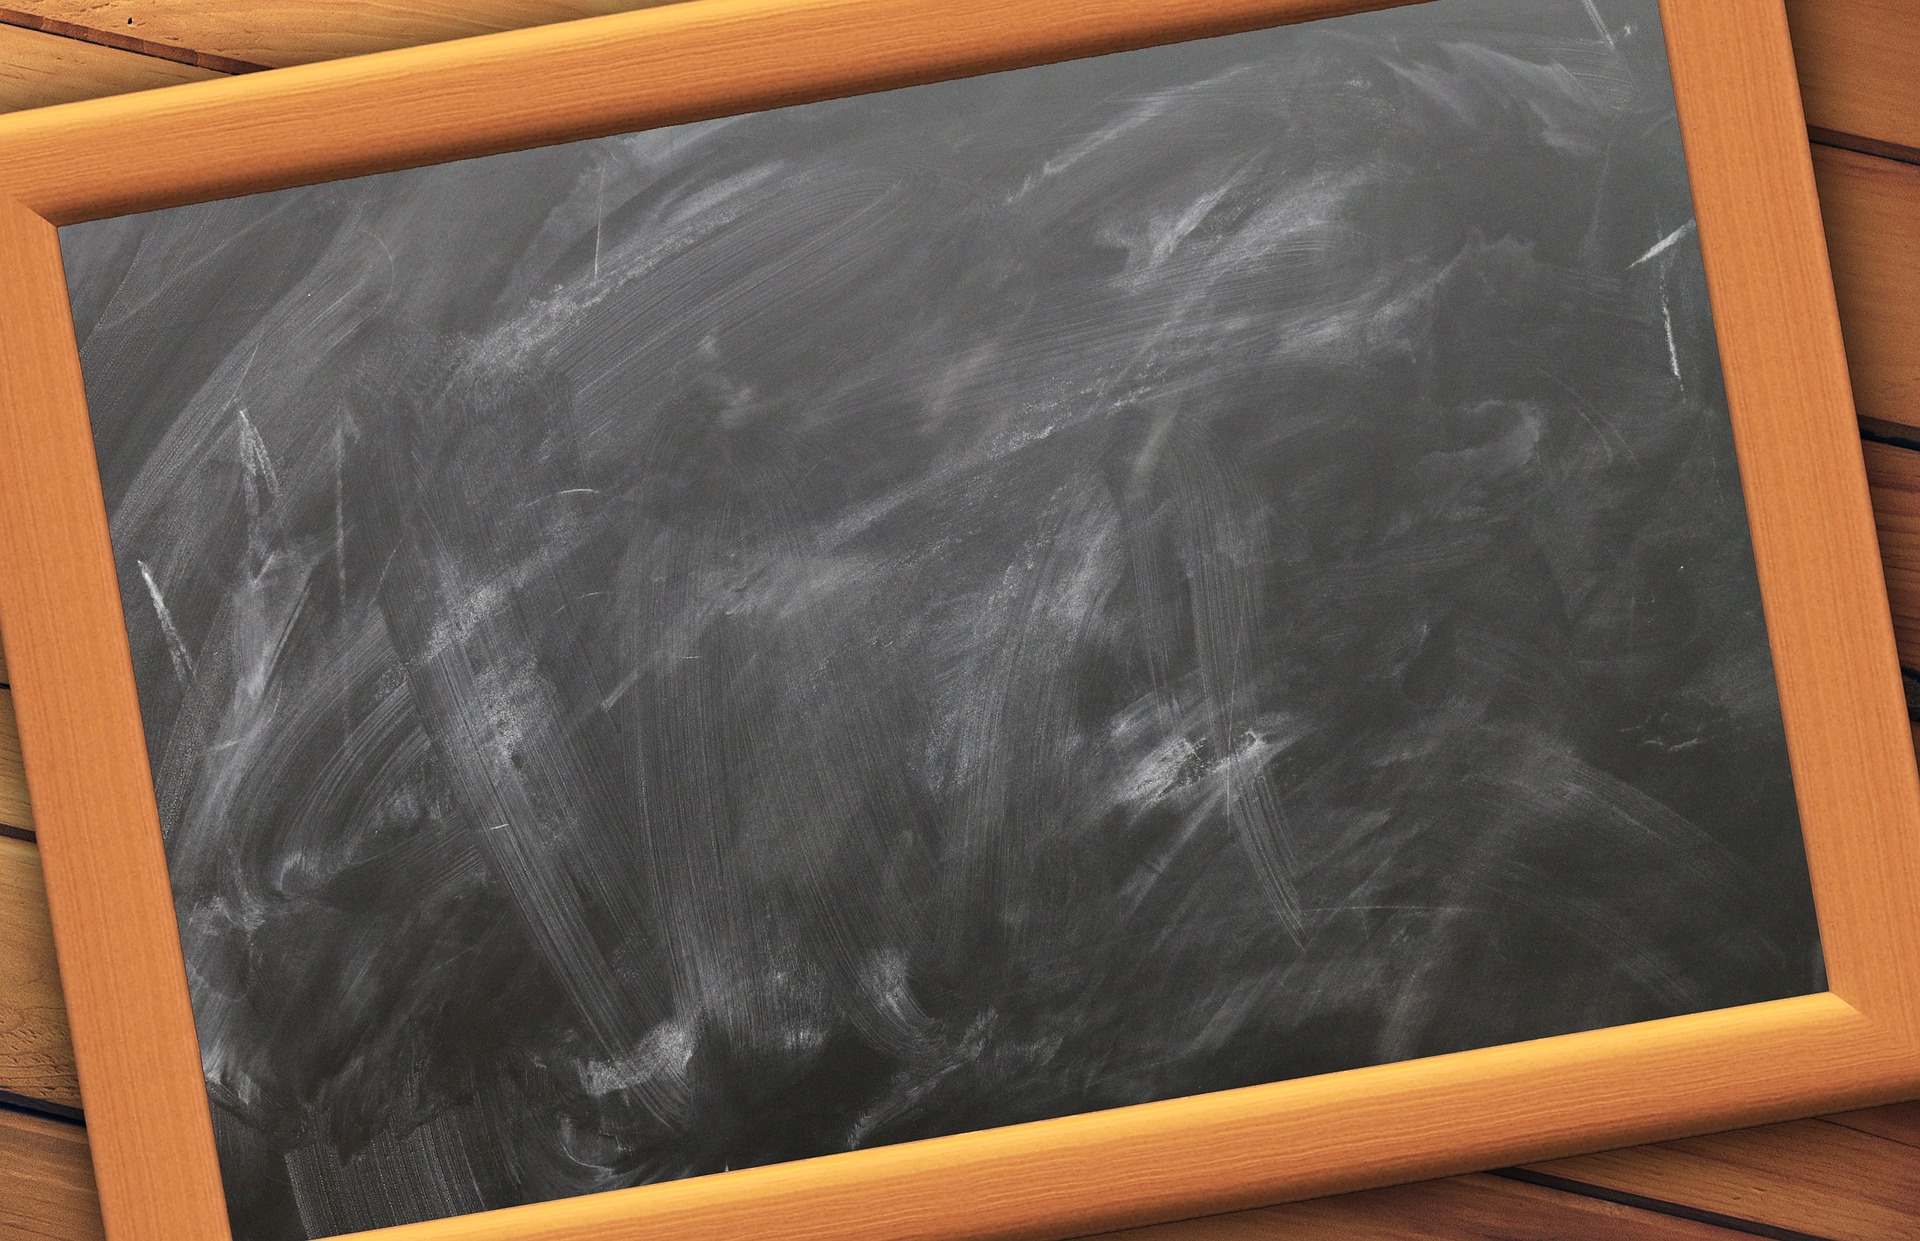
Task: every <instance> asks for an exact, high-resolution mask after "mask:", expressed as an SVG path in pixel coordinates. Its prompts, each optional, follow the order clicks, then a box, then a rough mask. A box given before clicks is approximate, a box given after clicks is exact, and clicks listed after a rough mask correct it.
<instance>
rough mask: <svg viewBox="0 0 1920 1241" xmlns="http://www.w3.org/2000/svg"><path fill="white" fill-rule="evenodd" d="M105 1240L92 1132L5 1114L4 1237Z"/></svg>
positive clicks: (1, 1161)
mask: <svg viewBox="0 0 1920 1241" xmlns="http://www.w3.org/2000/svg"><path fill="white" fill-rule="evenodd" d="M102 1235H104V1230H103V1229H102V1227H101V1224H100V1208H99V1206H98V1205H97V1204H96V1202H95V1201H94V1196H93V1168H92V1167H91V1166H90V1165H89V1164H88V1163H87V1135H86V1131H85V1130H83V1129H81V1128H80V1126H78V1125H71V1124H64V1123H62V1122H60V1121H57V1120H49V1119H48V1118H46V1117H44V1116H34V1115H31V1114H29V1113H26V1112H20V1111H10V1110H0V1237H5V1238H9V1239H11V1238H25V1237H46V1238H50V1239H51V1241H93V1239H94V1238H97V1237H100V1236H102Z"/></svg>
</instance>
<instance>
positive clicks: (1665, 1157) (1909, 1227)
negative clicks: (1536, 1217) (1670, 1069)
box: [1535, 1120, 1920, 1241]
mask: <svg viewBox="0 0 1920 1241" xmlns="http://www.w3.org/2000/svg"><path fill="white" fill-rule="evenodd" d="M1535 1170H1537V1171H1540V1172H1544V1173H1547V1174H1549V1175H1552V1176H1556V1177H1563V1178H1566V1179H1568V1180H1573V1181H1580V1182H1584V1183H1586V1184H1589V1185H1599V1186H1604V1187H1606V1188H1609V1189H1615V1190H1621V1191H1624V1192H1626V1193H1631V1194H1638V1195H1641V1196H1644V1197H1648V1198H1657V1199H1661V1200H1663V1201H1666V1202H1680V1203H1686V1204H1688V1205H1690V1206H1695V1207H1700V1208H1703V1209H1705V1210H1708V1211H1714V1212H1718V1213H1720V1214H1723V1215H1730V1216H1734V1217H1736V1218H1739V1219H1746V1220H1759V1221H1764V1222H1766V1223H1770V1224H1774V1225H1776V1226H1780V1227H1786V1228H1792V1229H1797V1230H1799V1231H1802V1232H1809V1233H1812V1234H1814V1235H1816V1236H1819V1237H1824V1238H1831V1241H1886V1239H1887V1238H1891V1237H1913V1236H1920V1159H1916V1158H1915V1157H1914V1152H1913V1148H1912V1147H1909V1146H1905V1145H1902V1144H1901V1143H1899V1142H1893V1141H1889V1140H1887V1139H1885V1138H1881V1137H1877V1136H1875V1135H1873V1134H1869V1133H1864V1132H1861V1131H1860V1130H1858V1129H1854V1128H1849V1127H1847V1126H1845V1125H1838V1124H1830V1123H1828V1122H1826V1121H1822V1120H1796V1121H1789V1122H1787V1123H1785V1124H1778V1125H1767V1126H1764V1127H1762V1128H1759V1129H1748V1130H1741V1131H1738V1132H1734V1133H1719V1134H1713V1135H1711V1136H1708V1137H1704V1138H1685V1139H1682V1140H1680V1141H1678V1142H1663V1143H1661V1144H1659V1145H1657V1146H1643V1147H1636V1148H1634V1149H1631V1150H1618V1151H1608V1152H1606V1153H1604V1154H1599V1155H1581V1156H1578V1157H1576V1158H1573V1159H1560V1160H1555V1161H1553V1162H1552V1163H1544V1164H1539V1165H1536V1169H1535Z"/></svg>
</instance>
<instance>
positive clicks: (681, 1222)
mask: <svg viewBox="0 0 1920 1241" xmlns="http://www.w3.org/2000/svg"><path fill="white" fill-rule="evenodd" d="M1384 2H1390V0H1384ZM1382 3H1383V0H1371V2H1369V0H1152V2H1148V0H1074V2H1072V3H1068V2H1066V0H694V2H692V3H687V4H683V5H679V6H674V7H667V8H655V9H649V10H643V11H640V12H636V13H630V14H624V15H620V16H615V17H607V18H597V19H592V20H588V21H582V22H575V23H569V24H566V25H562V26H554V27H546V28H540V29H534V30H527V31H519V32H514V33H510V34H503V35H493V36H487V37H483V38H477V39H471V40H465V41H462V42H458V43H452V44H444V45H439V46H434V47H427V48H418V49H409V50H406V51H399V52H390V53H382V54H379V55H375V56H369V57H363V58H358V59H354V60H348V61H337V62H332V63H327V64H321V65H312V66H303V67H299V68H293V69H286V70H279V71H275V72H273V73H268V74H260V75H254V76H250V77H245V78H237V79H232V80H227V81H219V82H209V83H198V84H193V85H188V86H182V87H176V88H170V89H167V90H164V91H158V92H151V93H148V94H144V95H138V96H127V97H120V98H114V99H106V100H95V101H89V102H84V103H77V104H71V105H66V106H62V107H58V108H48V109H43V110H40V111H37V112H29V113H24V114H16V115H14V116H10V117H7V118H4V119H0V194H3V195H4V196H5V198H4V201H0V289H3V290H4V294H0V608H3V609H4V612H3V613H0V620H3V621H4V632H5V641H6V655H7V663H8V665H9V667H10V668H11V670H12V675H13V678H14V685H15V688H16V691H17V704H18V713H19V717H20V731H21V734H22V743H23V747H24V750H25V759H26V766H27V772H28V778H29V781H30V784H31V787H32V792H33V798H34V804H35V810H36V816H37V820H38V823H39V839H40V843H41V847H42V854H43V858H44V863H45V868H46V877H47V888H48V898H49V902H50V905H51V908H52V912H53V920H54V931H55V935H56V938H57V943H58V947H59V955H60V963H61V971H62V975H63V978H64V981H65V989H66V997H67V1002H68V1005H69V1008H70V1010H71V1015H72V1024H73V1035H74V1043H75V1047H76V1052H77V1054H78V1058H79V1065H80V1074H81V1082H82V1089H83V1092H84V1096H85V1102H86V1108H87V1116H88V1120H89V1126H90V1130H91V1139H92V1144H93V1149H94V1152H95V1163H96V1168H97V1171H98V1180H99V1188H100V1197H101V1205H102V1210H103V1213H104V1215H105V1219H106V1223H107V1227H108V1231H109V1234H110V1235H111V1236H112V1237H113V1238H115V1241H143V1239H147V1238H162V1237H178V1236H193V1237H225V1236H227V1235H228V1231H227V1223H226V1207H225V1203H224V1200H223V1198H222V1194H221V1189H220V1181H219V1172H218V1168H217V1165H216V1162H215V1157H214V1148H213V1137H212V1129H211V1124H210V1120H209V1114H208V1104H207V1099H206V1094H205V1088H204V1082H203V1079H202V1077H201V1070H200V1064H199V1057H198V1053H197V1046H196V1042H195V1037H194V1030H193V1023H192V1016H191V1011H190V1008H189V1005H188V999H187V991H186V985H185V972H184V968H183V964H182V959H181V950H180V943H179V938H178V935H177V932H176V930H175V924H174V913H173V906H172V901H171V894H170V891H169V887H168V882H167V877H166V866H165V860H164V857H163V855H162V852H161V847H160V836H159V831H158V820H157V812H156V809H155V804H154V793H153V786H152V783H151V780H150V778H149V774H148V766H147V755H146V752H145V746H144V742H143V736H142V728H141V722H140V715H139V708H138V703H137V701H136V697H135V693H134V682H133V673H132V666H131V662H130V656H129V650H128V640H127V635H126V631H125V628H124V624H123V620H122V613H121V607H120V599H119V594H118V590H117V587H116V584H115V575H114V568H113V560H112V555H111V550H110V548H109V545H108V539H107V526H106V517H105V513H104V509H103V504H102V500H101V491H100V481H99V477H98V474H97V470H96V466H95V463H94V455H93V454H94V449H93V442H92V438H91V434H90V431H89V429H88V424H87V416H86V409H85V400H84V392H83V388H82V384H81V377H80V370H79V363H78V359H77V355H76V349H75V343H74V334H73V326H72V322H71V319H70V317H69V314H68V309H67V300H66V286H65V282H64V278H63V275H62V270H61V261H60V252H59V249H58V246H57V243H56V235H55V226H57V225H60V224H66V223H72V222H77V221H81V220H86V219H93V218H99V217H103V216H109V215H114V214H120V213H126V212H131V211H137V210H145V209H151V208H156V207H161V206H167V205H174V204H180V203H186V202H193V201H201V200H205V199H210V198H216V197H222V196H229V195H235V194H241V193H247V192H253V191H258V190H264V189H271V188H278V187H283V186H288V185H294V184H301V183H310V182H315V181H322V180H328V179H333V178H338V177H344V176H350V175H356V174H363V173H370V172H375V171H382V170H388V169H394V168H400V167H405V166H412V165H418V164H423V163H430V162H438V161H441V160H446V159H451V158H458V157H465V156H472V155H478V154H483V153H490V152H495V151H502V150H508V149H514V148H520V147H526V146H531V145H536V144H541V143H548V142H555V141H562V140H567V139H574V138H582V137H588V136H594V135H600V134H607V133H615V132H621V131H625V130H632V129H636V128H642V127H648V126H654V125H662V124H669V123H676V122H683V121H689V120H694V119H699V118H704V117H710V116H715V115H722V114H726V113H731V112H741V111H751V110H756V109H761V108H766V107H771V106H777V105H782V104H789V103H795V102H800V101H804V100H808V99H815V98H823V97H828V96H833V95H843V94H852V93H858V92H863V91H871V90H879V89H885V88H889V87H894V86H901V85H907V84H911V83H916V82H922V81H929V80H934V79H938V78H944V77H954V76H961V75H965V74H970V73H977V72H983V71H988V70H993V69H1002V68H1010V67H1014V66H1018V65H1025V64H1034V63H1041V62H1045V61H1050V60H1058V59H1064V58H1068V57H1072V56H1078V55H1087V54H1093V53H1098V52H1104V51H1114V50H1120V49H1123V48H1127V47H1134V46H1142V45H1146V44H1150V43H1156V42H1166V41H1172V40H1175V39H1181V38H1190V37H1198V36H1202V35H1208V34H1218V33H1226V32H1229V31H1232V30H1236V29H1245V28H1251V27H1255V26H1260V25H1270V24H1276V23H1279V22H1284V21H1300V20H1309V19H1313V18H1319V17H1324V16H1331V15H1334V14H1337V13H1344V12H1350V11H1354V10H1357V9H1363V8H1375V7H1382ZM1662 9H1663V12H1664V15H1665V20H1666V25H1667V39H1668V46H1669V50H1670V53H1671V56H1672V64H1673V73H1674V80H1675V86H1676V90H1677V93H1678V98H1679V105H1680V116H1681V121H1682V126H1683V132H1684V137H1685V142H1686V146H1687V152H1688V163H1689V168H1690V171H1691V174H1692V179H1693V188H1694V195H1695V200H1696V206H1697V210H1698V218H1699V228H1700V235H1701V239H1702V243H1703V246H1704V250H1705V255H1706V261H1707V272H1708V277H1709V284H1710V288H1711V294H1712V298H1713V304H1714V312H1715V317H1716V323H1717V330H1718V334H1719V342H1720V347H1721V351H1722V355H1723V358H1724V363H1725V370H1726V379H1727V386H1728V391H1729V399H1730V403H1731V408H1732V411H1733V416H1734V424H1735V433H1736V440H1737V446H1738V452H1739V459H1740V464H1741V469H1742V474H1743V479H1744V485H1745V490H1746V499H1747V504H1748V509H1749V513H1750V520H1751V529H1752V535H1753V543H1754V549H1755V554H1756V558H1757V561H1758V566H1759V571H1760V580H1761V585H1762V591H1763V596H1764V600H1765V607H1766V614H1767V619H1768V625H1769V631H1770V639H1771V642H1772V646H1773V653H1774V658H1775V664H1776V668H1777V673H1778V681H1779V689H1780V696H1781V701H1782V707H1783V711H1784V714H1785V719H1786V724H1787V732H1788V740H1789V746H1790V750H1791V756H1792V765H1793V773H1794V779H1795V784H1796V788H1797V793H1798V797H1799V802H1800V808H1801V814H1802V818H1803V821H1804V825H1805V833H1806V843H1807V850H1808V854H1809V859H1810V864H1811V868H1812V874H1813V880H1814V887H1815V895H1816V899H1817V904H1818V909H1819V917H1820V927H1821V933H1822V936H1823V940H1824V945H1825V951H1826V958H1827V966H1828V971H1829V977H1830V981H1831V986H1832V990H1831V991H1830V992H1827V993H1825V994H1821V995H1814V996H1806V997H1801V998H1796V999H1789V1000H1781V1001H1776V1002H1772V1003H1766V1004H1758V1005H1752V1006H1749V1007H1744V1008H1736V1009H1725V1010H1719V1011H1713V1012H1707V1013H1701V1014H1697V1015H1692V1016H1685V1017H1678V1018H1672V1019H1668V1020H1664V1021H1655V1022H1650V1023H1645V1024H1641V1025H1633V1026H1620V1027H1614V1028H1609V1029H1603V1030H1598V1031H1593V1032H1589V1033H1582V1034H1573V1035H1566V1036H1562V1037H1558V1038H1551V1039H1545V1040H1541V1041H1537V1042H1531V1043H1521V1044H1511V1045H1507V1046H1502V1047H1495V1048H1489V1049H1485V1050H1480V1051H1471V1052H1464V1053H1459V1054H1455V1055H1449V1056H1442V1057H1436V1058H1432V1059H1426V1060H1417V1061H1409V1062H1403V1063H1398V1064H1391V1065H1385V1066H1381V1067H1376V1068H1368V1069H1362V1070H1356V1071H1352V1072H1346V1073H1337V1074H1332V1075H1329V1076H1325V1077H1318V1078H1310V1079H1305V1080H1299V1081H1292V1082H1284V1083H1280V1084H1276V1085H1270V1086H1259V1087H1252V1088H1247V1089H1242V1090H1234V1091H1228V1092H1224V1093H1221V1094H1214V1095H1206V1096H1199V1097H1193V1098H1184V1099H1177V1100H1172V1101H1168V1102H1162V1103H1152V1104H1146V1105H1142V1106H1138V1107H1131V1108H1124V1109H1119V1110H1115V1111H1109V1112H1101V1113H1094V1114H1089V1115H1081V1116H1074V1117H1069V1118H1065V1119H1060V1120H1051V1121H1043V1122H1039V1123H1035V1124H1029V1125H1022V1126H1017V1127H1014V1128H1011V1129H1004V1130H997V1131H988V1132H979V1133H971V1134H964V1135H960V1136H956V1137H947V1138H939V1139H934V1140H930V1141H924V1142H917V1143H911V1144H907V1145H902V1146H894V1147H887V1148H881V1149H874V1150H865V1151H859V1152H855V1153H852V1154H845V1155H834V1156H829V1157H826V1158H821V1159H815V1160H808V1161H804V1162H801V1163H795V1164H786V1165H778V1166H772V1167H761V1168H754V1169H748V1170H744V1171H738V1172H730V1173H725V1174H722V1175H719V1176H709V1177H702V1178H697V1179H694V1180H688V1181H681V1182H675V1183H669V1184H662V1185H656V1186H649V1187H645V1188H640V1189H632V1190H623V1191H617V1192H613V1193H607V1194H600V1195H595V1196H592V1197H586V1198H577V1199H571V1200H565V1201H558V1202H551V1203H546V1204H541V1205H536V1206H528V1207H519V1208H514V1209H511V1210H503V1211H496V1212H491V1213H488V1214H485V1215H479V1216H469V1217H462V1218H458V1219H449V1220H442V1221H438V1222H433V1223H426V1224H418V1225H412V1226H409V1227H407V1228H402V1229H398V1230H394V1235H396V1236H405V1237H407V1238H412V1239H416V1241H431V1239H435V1238H449V1239H451V1238H456V1237H457V1238H471V1239H474V1241H478V1239H481V1238H506V1237H525V1238H556V1239H557V1238H596V1237H613V1236H629V1235H635V1230H636V1226H639V1225H644V1226H645V1231H646V1232H647V1234H648V1235H655V1234H657V1235H663V1236H665V1235H671V1236H675V1237H682V1238H700V1237H712V1238H721V1237H740V1236H769V1237H771V1236H783V1237H817V1238H830V1237H831V1238H843V1237H856V1236H887V1237H896V1238H935V1237H952V1236H957V1235H967V1236H988V1235H993V1236H1045V1235H1056V1236H1057V1235H1065V1234H1068V1233H1086V1232H1090V1231H1094V1230H1099V1229H1110V1228H1119V1227H1125V1226H1129V1225H1137V1224H1144V1223H1148V1222H1153V1221H1158V1220H1166V1219H1172V1218H1178V1217H1182V1216H1190V1215H1195V1214H1201V1213H1208V1212H1217V1211H1226V1210H1232V1209H1237V1208H1242V1207H1250V1206H1255V1205H1260V1204H1266V1203H1272V1202H1276V1201H1280V1200H1284V1199H1287V1198H1298V1197H1307V1196H1314V1195H1319V1194H1327V1193H1334V1192H1340V1191H1345V1190H1351V1189H1357V1188H1361V1187H1365V1186H1370V1185H1379V1184H1385V1183H1389V1182H1393V1181H1400V1180H1409V1179H1416V1178H1421V1177H1429V1176H1437V1175H1442V1174H1447V1173H1453V1172H1460V1171H1465V1170H1468V1169H1473V1168H1480V1167H1486V1166H1490V1165H1495V1164H1499V1163H1502V1162H1506V1161H1512V1160H1518V1159H1522V1158H1527V1159H1532V1158H1545V1157H1551V1156H1557V1155H1564V1154H1571V1153H1574V1152H1577V1151H1582V1150H1593V1149H1599V1148H1603V1147H1608V1146H1618V1145H1625V1144H1631V1143H1637V1142H1644V1141H1649V1140H1653V1139H1659V1138H1667V1137H1673V1136H1677V1135H1680V1134H1683V1133H1688V1132H1701V1131H1706V1130H1711V1129H1716V1128H1727V1127H1733V1126H1738V1125H1745V1124H1751V1123H1756V1122H1760V1121H1767V1120H1774V1119H1781V1118H1785V1117H1788V1116H1792V1115H1796V1114H1799V1115H1804V1114H1809V1113H1812V1112H1815V1111H1819V1110H1831V1109H1835V1108H1841V1107H1853V1106H1863V1105H1867V1104H1871V1103H1876V1102H1884V1101H1888V1100H1891V1099H1894V1098H1898V1097H1901V1096H1903V1095H1907V1094H1911V1093H1913V1092H1914V1091H1915V1090H1920V902H1916V901H1914V900H1913V899H1912V894H1913V893H1914V892H1916V891H1920V783H1916V778H1915V771H1914V761H1913V752H1912V748H1911V738H1910V736H1909V732H1908V727H1907V723H1906V718H1905V711H1904V709H1903V703H1902V700H1901V695H1900V690H1899V677H1898V671H1897V664H1896V659H1895V654H1894V644H1893V636H1892V630H1891V627H1890V624H1889V620H1888V615H1887V606H1886V599H1885V592H1884V587H1883V584H1882V580H1881V570H1880V564H1879V560H1878V556H1877V553H1876V548H1875V542H1874V532H1873V521H1872V515H1871V512H1870V509H1869V507H1868V499H1867V489H1866V483H1865V479H1864V475H1863V472H1862V466H1861V458H1860V449H1859V441H1858V438H1857V435H1856V432H1855V428H1854V425H1853V420H1852V410H1851V402H1850V398H1849V394H1848V388H1847V379H1846V370H1845V363H1844V358H1843V355H1842V351H1841V343H1840V335H1839V329H1838V326H1837V322H1836V319H1835V315H1834V309H1833V301H1832V294H1831V290H1830V284H1829V279H1828V272H1827V266H1826V256H1825V251H1824V246H1823V242H1822V239H1821V233H1820V227H1819V219H1818V207H1817V204H1816V200H1815V197H1814V187H1813V178H1812V173H1811V169H1810V166H1809V160H1808V154H1807V148H1806V142H1805V130H1804V128H1803V120H1802V116H1801V112H1800V106H1799V99H1798V95H1797V93H1796V88H1795V84H1794V74H1793V65H1792V61H1791V55H1790V52H1789V48H1788V40H1787V28H1786V22H1785V18H1784V14H1783V12H1782V9H1781V3H1780V0H1662ZM856 49H858V50H856ZM383 1235H385V1234H383Z"/></svg>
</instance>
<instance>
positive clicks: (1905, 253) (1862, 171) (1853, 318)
mask: <svg viewBox="0 0 1920 1241" xmlns="http://www.w3.org/2000/svg"><path fill="white" fill-rule="evenodd" d="M1914 13H1915V14H1916V15H1917V16H1920V4H1917V5H1915V6H1914ZM1914 74H1915V90H1914V94H1915V96H1916V97H1917V98H1920V65H1916V66H1915V69H1914ZM1813 170H1814V175H1815V177H1816V178H1817V179H1818V181H1819V185H1820V213H1821V216H1822V218H1823V221H1824V223H1825V227H1826V235H1827V255H1828V258H1829V260H1830V261H1831V262H1832V264H1833V286H1834V294H1835V296H1836V297H1837V298H1838V300H1839V303H1840V327H1841V330H1842V332H1843V333H1844V335H1845V336H1846V340H1847V368H1848V371H1849V372H1850V373H1851V374H1852V376H1853V399H1854V404H1855V406H1856V408H1857V409H1858V411H1859V413H1860V416H1861V417H1863V418H1874V419H1878V420H1880V421H1884V422H1897V423H1902V424H1904V425H1907V426H1912V427H1920V346H1916V342H1920V166H1915V165H1913V164H1903V163H1899V162H1897V161H1895V160H1890V159H1880V158H1878V157H1876V156H1872V155H1862V154H1859V153H1858V152H1855V151H1842V150H1838V149H1836V148H1834V147H1826V146H1816V147H1814V149H1813Z"/></svg>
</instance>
